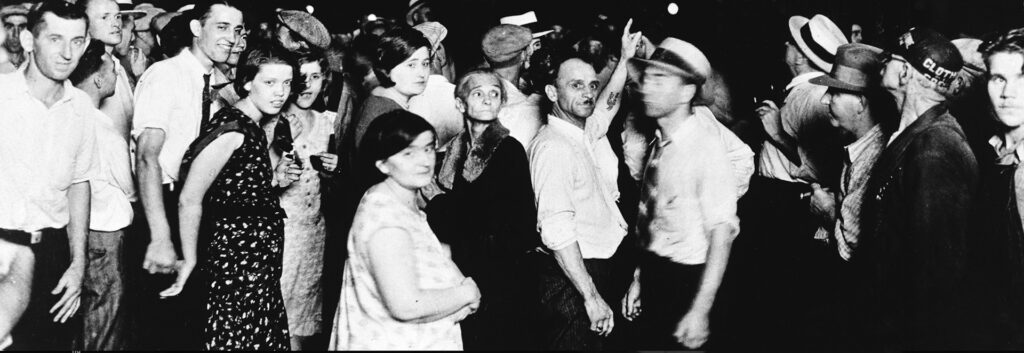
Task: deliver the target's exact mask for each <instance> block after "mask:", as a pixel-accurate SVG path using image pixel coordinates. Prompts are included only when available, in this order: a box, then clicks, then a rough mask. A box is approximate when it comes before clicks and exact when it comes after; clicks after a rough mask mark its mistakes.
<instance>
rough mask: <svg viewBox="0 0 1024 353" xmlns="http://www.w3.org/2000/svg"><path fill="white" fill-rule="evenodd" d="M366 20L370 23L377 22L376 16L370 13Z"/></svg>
mask: <svg viewBox="0 0 1024 353" xmlns="http://www.w3.org/2000/svg"><path fill="white" fill-rule="evenodd" d="M366 20H367V21H370V22H373V21H376V20H377V15H374V14H372V13H371V14H369V15H366Z"/></svg>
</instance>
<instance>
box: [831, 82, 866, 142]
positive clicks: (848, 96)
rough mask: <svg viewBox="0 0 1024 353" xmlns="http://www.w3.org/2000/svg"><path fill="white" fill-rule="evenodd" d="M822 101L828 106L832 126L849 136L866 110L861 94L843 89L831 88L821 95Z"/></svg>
mask: <svg viewBox="0 0 1024 353" xmlns="http://www.w3.org/2000/svg"><path fill="white" fill-rule="evenodd" d="M821 103H822V104H825V105H827V106H828V110H829V112H830V113H831V114H830V115H831V119H830V120H831V122H832V126H834V127H837V128H839V130H840V131H841V132H843V134H844V135H846V136H849V135H850V134H851V133H852V132H853V131H854V129H855V127H856V123H857V122H858V121H859V120H860V118H861V117H860V116H861V113H863V112H864V104H863V101H862V100H861V96H860V95H857V94H853V93H850V92H844V91H842V90H836V89H831V88H830V89H829V90H828V91H826V92H825V95H823V96H821Z"/></svg>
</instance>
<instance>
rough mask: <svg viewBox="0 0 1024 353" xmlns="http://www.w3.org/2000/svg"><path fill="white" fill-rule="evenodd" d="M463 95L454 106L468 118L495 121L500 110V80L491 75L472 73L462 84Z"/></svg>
mask: <svg viewBox="0 0 1024 353" xmlns="http://www.w3.org/2000/svg"><path fill="white" fill-rule="evenodd" d="M464 85H465V88H464V91H465V92H468V93H466V95H465V97H460V98H459V99H458V100H456V102H455V107H456V108H458V109H459V111H460V112H462V114H463V115H465V116H466V117H467V118H469V119H473V120H476V121H486V122H490V121H495V120H497V119H498V111H500V110H501V82H499V81H498V79H497V78H495V77H494V76H493V75H473V76H471V77H469V78H468V79H467V80H466V83H465V84H464Z"/></svg>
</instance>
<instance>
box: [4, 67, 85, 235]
mask: <svg viewBox="0 0 1024 353" xmlns="http://www.w3.org/2000/svg"><path fill="white" fill-rule="evenodd" d="M63 85H64V95H63V97H61V98H60V99H58V100H57V101H56V102H54V103H53V105H52V106H50V107H46V106H45V105H44V104H43V102H41V101H39V100H38V99H36V98H35V97H34V96H32V94H31V93H29V87H28V84H27V83H26V81H25V72H24V70H18V71H15V72H12V73H8V74H4V75H0V106H2V107H3V113H2V114H0V126H3V128H2V129H0V200H3V201H2V202H0V228H2V229H11V230H20V231H26V232H32V231H37V230H40V229H44V228H63V227H65V226H67V224H68V222H69V221H70V218H71V216H70V215H71V213H70V210H69V208H68V189H69V188H70V187H71V185H72V184H76V183H80V182H86V181H90V180H92V179H94V178H96V176H97V174H98V173H99V163H98V158H97V157H96V155H97V153H98V152H97V146H96V126H95V123H94V122H93V120H92V119H90V118H89V117H87V116H85V115H84V114H85V113H84V112H88V111H90V109H95V108H93V107H92V102H91V101H90V99H89V97H88V96H87V95H86V94H85V92H82V91H81V90H79V89H77V88H75V87H74V86H72V85H71V83H70V82H67V81H65V82H64V84H63Z"/></svg>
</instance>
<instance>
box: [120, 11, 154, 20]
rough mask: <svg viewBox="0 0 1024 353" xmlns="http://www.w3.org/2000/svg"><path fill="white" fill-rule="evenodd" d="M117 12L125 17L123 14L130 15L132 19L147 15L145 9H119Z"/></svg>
mask: <svg viewBox="0 0 1024 353" xmlns="http://www.w3.org/2000/svg"><path fill="white" fill-rule="evenodd" d="M118 13H119V14H121V17H125V16H127V17H131V18H132V20H137V19H140V18H143V17H146V15H148V14H147V13H146V11H142V10H125V11H120V12H118Z"/></svg>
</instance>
